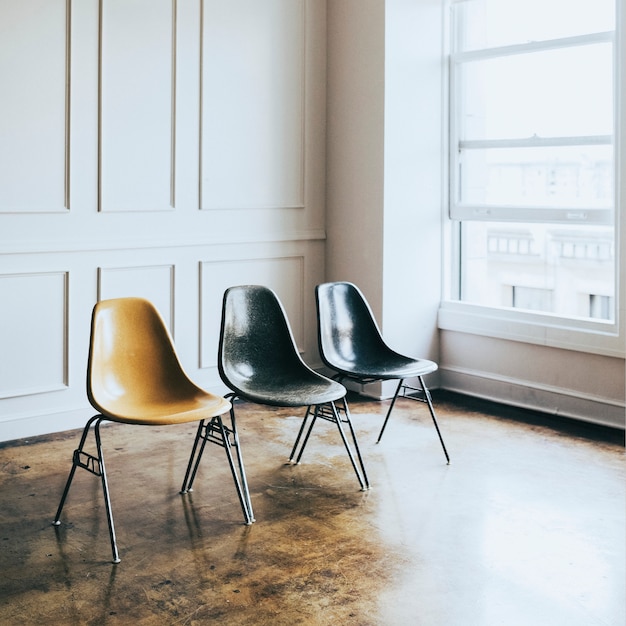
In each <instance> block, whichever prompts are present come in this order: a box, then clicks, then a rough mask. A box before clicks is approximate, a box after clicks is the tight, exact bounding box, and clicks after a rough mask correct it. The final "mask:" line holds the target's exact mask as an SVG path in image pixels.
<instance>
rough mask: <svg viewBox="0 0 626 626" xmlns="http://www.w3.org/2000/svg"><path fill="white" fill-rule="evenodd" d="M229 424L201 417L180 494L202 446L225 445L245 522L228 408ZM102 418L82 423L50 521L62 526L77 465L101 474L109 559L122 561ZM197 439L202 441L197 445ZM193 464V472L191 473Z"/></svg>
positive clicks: (246, 504) (246, 508)
mask: <svg viewBox="0 0 626 626" xmlns="http://www.w3.org/2000/svg"><path fill="white" fill-rule="evenodd" d="M231 419H232V422H231V427H230V428H229V427H227V426H225V425H224V423H223V421H222V418H221V416H216V417H213V418H211V419H210V420H209V421H207V420H202V421H201V422H200V423H199V424H198V430H197V433H196V438H195V440H194V445H193V448H192V451H191V456H190V458H189V463H188V465H187V472H186V473H185V478H184V481H183V486H182V488H181V491H180V493H181V494H185V493H187V492H188V491H191V490H192V485H193V481H194V479H195V477H196V473H197V471H198V466H199V464H200V459H201V458H202V453H203V452H204V448H205V446H206V443H207V442H211V443H214V444H217V445H219V446H220V447H222V448H224V450H225V451H226V456H227V458H228V463H229V466H230V470H231V473H232V475H233V480H234V482H235V487H236V489H237V495H238V497H239V502H240V504H241V508H242V511H243V514H244V519H245V523H246V524H251V523H252V522H254V515H253V513H252V506H251V504H250V495H249V492H248V485H247V481H246V475H245V470H244V465H243V460H242V457H241V453H240V449H239V439H238V436H237V430H236V426H235V421H234V414H233V412H232V410H231ZM103 421H110V420H107V418H106V417H105V416H103V415H100V414H98V415H94V416H93V417H92V418H91V419H90V420H89V421H88V422H87V424H86V425H85V428H84V429H83V433H82V436H81V438H80V443H79V444H78V448H76V450H74V454H73V458H72V468H71V470H70V473H69V476H68V478H67V482H66V484H65V489H64V490H63V495H62V496H61V501H60V503H59V507H58V509H57V512H56V515H55V517H54V521H53V522H52V524H53V525H54V526H60V525H61V519H60V518H61V512H62V511H63V506H64V505H65V501H66V499H67V495H68V493H69V490H70V487H71V485H72V481H73V479H74V475H75V473H76V468H79V467H80V468H82V469H84V470H86V471H87V472H89V473H90V474H93V475H94V476H98V477H100V479H101V481H102V491H103V494H104V504H105V508H106V515H107V523H108V527H109V538H110V541H111V553H112V555H113V559H112V562H113V563H119V562H120V561H121V559H120V556H119V550H118V547H117V538H116V534H115V524H114V522H113V510H112V507H111V497H110V494H109V484H108V480H107V474H106V468H105V463H104V454H103V451H102V440H101V436H100V425H101V423H102V422H103ZM92 425H93V426H94V429H93V432H94V438H95V445H96V454H95V455H93V454H90V453H89V452H86V451H85V450H84V448H85V444H86V442H87V437H88V435H89V432H90V430H91V426H92ZM200 441H202V443H201V444H200ZM199 444H200V445H199ZM233 447H234V448H235V450H236V454H237V467H236V466H235V463H234V460H233V455H232V452H231V448H233ZM192 466H193V472H192Z"/></svg>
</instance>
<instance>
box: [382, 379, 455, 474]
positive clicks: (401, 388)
mask: <svg viewBox="0 0 626 626" xmlns="http://www.w3.org/2000/svg"><path fill="white" fill-rule="evenodd" d="M417 379H418V380H419V383H420V386H419V387H412V386H410V385H407V384H405V382H404V379H401V380H400V382H399V383H398V386H397V387H396V392H395V393H394V395H393V398H392V399H391V404H390V405H389V409H387V415H386V416H385V421H384V422H383V425H382V428H381V429H380V433H379V434H378V439H377V440H376V443H380V440H381V439H382V436H383V433H384V432H385V427H386V426H387V422H388V421H389V416H390V415H391V411H392V410H393V407H394V405H395V403H396V400H397V399H398V397H399V396H400V395H401V396H402V397H403V398H408V399H410V400H415V401H417V402H423V403H425V404H426V405H428V410H429V412H430V416H431V418H432V420H433V424H434V425H435V430H436V431H437V436H438V437H439V442H440V443H441V447H442V448H443V453H444V455H445V457H446V461H447V463H448V465H449V464H450V455H449V454H448V450H447V449H446V444H445V443H444V441H443V436H442V435H441V431H440V430H439V424H438V423H437V416H436V415H435V407H434V406H433V400H432V396H431V395H430V391H429V389H428V387H427V386H426V384H425V383H424V378H423V377H422V376H418V377H417ZM407 391H409V393H407ZM400 392H402V393H400Z"/></svg>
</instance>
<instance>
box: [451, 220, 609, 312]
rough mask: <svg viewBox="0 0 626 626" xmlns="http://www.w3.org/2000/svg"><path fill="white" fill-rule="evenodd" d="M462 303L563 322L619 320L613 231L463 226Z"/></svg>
mask: <svg viewBox="0 0 626 626" xmlns="http://www.w3.org/2000/svg"><path fill="white" fill-rule="evenodd" d="M462 226H463V227H462V234H461V238H462V242H461V250H462V258H461V274H462V275H461V285H462V287H461V291H462V293H461V299H462V300H464V301H466V302H471V303H474V304H479V305H483V306H491V307H500V308H503V307H504V308H513V307H514V308H519V309H525V310H534V311H542V312H546V313H553V314H555V315H560V316H564V317H578V318H585V319H590V318H595V319H604V320H607V321H612V320H614V319H615V270H614V256H615V243H614V239H613V228H612V227H607V226H589V225H584V226H581V225H566V224H525V223H508V222H507V223H503V222H464V223H463V225H462Z"/></svg>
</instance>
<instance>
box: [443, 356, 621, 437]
mask: <svg viewBox="0 0 626 626" xmlns="http://www.w3.org/2000/svg"><path fill="white" fill-rule="evenodd" d="M439 372H440V385H439V387H440V388H441V389H445V390H447V391H453V392H456V393H460V394H464V395H467V396H472V397H475V398H481V399H484V400H490V401H492V402H498V403H501V404H508V405H510V406H515V407H518V408H522V409H529V410H532V411H539V412H541V413H546V414H550V415H558V416H561V417H569V418H572V419H576V420H580V421H583V422H589V423H592V424H600V425H602V426H609V427H611V428H620V429H622V430H624V428H625V417H626V405H625V404H624V402H619V401H616V400H612V399H608V398H603V397H601V396H595V395H591V394H581V393H578V392H576V391H573V390H571V389H564V388H560V387H553V386H548V385H541V384H539V383H530V382H528V381H524V380H518V379H513V378H508V377H505V376H496V375H493V374H490V373H485V372H476V371H470V370H464V369H461V368H446V367H443V368H440V370H439Z"/></svg>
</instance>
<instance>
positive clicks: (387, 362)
mask: <svg viewBox="0 0 626 626" xmlns="http://www.w3.org/2000/svg"><path fill="white" fill-rule="evenodd" d="M315 301H316V306H317V320H318V343H319V350H320V356H321V357H322V360H323V361H324V363H325V364H326V366H328V367H329V368H330V369H332V370H334V371H336V372H337V374H336V375H335V376H334V378H335V379H336V380H338V381H339V382H341V381H343V380H353V381H356V382H358V383H360V384H366V383H371V382H376V381H384V380H398V381H399V382H398V386H397V388H396V391H395V394H394V396H393V399H392V400H391V404H390V406H389V409H388V410H387V415H386V416H385V421H384V422H383V425H382V428H381V430H380V433H379V435H378V440H377V442H376V443H378V442H379V441H380V440H381V438H382V436H383V432H384V431H385V427H386V426H387V422H388V420H389V416H390V415H391V411H392V410H393V407H394V405H395V402H396V399H397V398H398V395H399V394H400V392H401V391H402V392H403V395H404V396H406V397H408V398H412V399H415V400H420V401H422V402H425V403H426V404H427V405H428V409H429V411H430V415H431V417H432V419H433V423H434V424H435V428H436V430H437V435H438V436H439V441H440V442H441V446H442V448H443V452H444V454H445V455H446V460H447V461H448V463H450V457H449V455H448V451H447V450H446V446H445V444H444V442H443V437H442V436H441V432H440V430H439V425H438V424H437V418H436V417H435V410H434V407H433V403H432V398H431V396H430V392H429V390H428V388H427V387H426V384H425V383H424V376H425V375H426V374H430V373H431V372H434V371H435V370H436V369H437V364H436V363H434V362H433V361H429V360H427V359H413V358H410V357H408V356H403V355H402V354H398V353H397V352H395V351H394V350H392V349H391V348H390V347H389V346H387V344H386V343H385V341H384V340H383V338H382V335H381V333H380V330H379V328H378V325H377V324H376V320H375V318H374V315H373V313H372V310H371V308H370V306H369V304H368V302H367V300H366V299H365V296H364V295H363V294H362V293H361V291H360V289H359V288H358V287H357V286H356V285H353V284H352V283H348V282H334V283H324V284H322V285H318V286H317V287H316V289H315ZM407 378H417V380H418V381H419V385H420V387H419V388H416V387H411V386H410V385H407V384H406V383H405V382H404V381H405V380H406V379H407ZM407 391H408V394H407Z"/></svg>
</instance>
